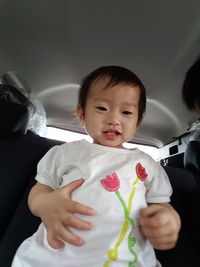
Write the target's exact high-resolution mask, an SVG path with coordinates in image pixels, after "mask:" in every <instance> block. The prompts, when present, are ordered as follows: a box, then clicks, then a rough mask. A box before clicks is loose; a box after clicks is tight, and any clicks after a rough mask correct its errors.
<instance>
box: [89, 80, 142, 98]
mask: <svg viewBox="0 0 200 267" xmlns="http://www.w3.org/2000/svg"><path fill="white" fill-rule="evenodd" d="M113 87H120V88H121V87H122V88H124V89H125V88H126V89H127V88H134V89H135V88H137V90H138V89H139V90H140V88H139V86H138V85H136V84H133V83H128V82H117V81H116V80H114V79H112V77H110V76H108V75H106V76H100V77H97V78H96V79H95V80H94V81H93V82H92V83H91V85H90V87H89V92H88V96H94V95H99V94H100V95H101V94H102V93H105V90H109V88H113Z"/></svg>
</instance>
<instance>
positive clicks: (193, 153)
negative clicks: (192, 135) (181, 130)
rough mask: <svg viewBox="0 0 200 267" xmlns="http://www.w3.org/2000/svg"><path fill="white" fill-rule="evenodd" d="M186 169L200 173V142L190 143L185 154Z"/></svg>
mask: <svg viewBox="0 0 200 267" xmlns="http://www.w3.org/2000/svg"><path fill="white" fill-rule="evenodd" d="M184 167H185V168H187V169H190V170H195V171H198V172H200V141H190V142H189V144H188V145H187V148H186V151H185V154H184Z"/></svg>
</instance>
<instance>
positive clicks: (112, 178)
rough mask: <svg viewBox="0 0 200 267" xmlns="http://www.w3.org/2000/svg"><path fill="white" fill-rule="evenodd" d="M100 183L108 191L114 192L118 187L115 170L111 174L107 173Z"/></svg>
mask: <svg viewBox="0 0 200 267" xmlns="http://www.w3.org/2000/svg"><path fill="white" fill-rule="evenodd" d="M101 183H102V184H103V186H104V187H105V188H106V189H107V190H108V191H110V192H115V191H117V190H118V189H119V187H120V181H119V178H118V176H117V174H116V173H115V172H113V173H112V174H111V175H107V176H106V178H105V179H102V180H101Z"/></svg>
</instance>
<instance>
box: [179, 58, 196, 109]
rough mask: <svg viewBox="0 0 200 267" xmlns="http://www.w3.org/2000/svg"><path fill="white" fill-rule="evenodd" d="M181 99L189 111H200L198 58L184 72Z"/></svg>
mask: <svg viewBox="0 0 200 267" xmlns="http://www.w3.org/2000/svg"><path fill="white" fill-rule="evenodd" d="M182 97H183V100H184V102H185V104H186V106H187V108H188V109H189V110H191V111H195V110H196V111H198V112H199V111H200V56H199V57H198V58H197V60H196V61H195V62H194V64H193V65H192V66H191V67H190V68H189V69H188V71H187V72H186V75H185V80H184V83H183V89H182Z"/></svg>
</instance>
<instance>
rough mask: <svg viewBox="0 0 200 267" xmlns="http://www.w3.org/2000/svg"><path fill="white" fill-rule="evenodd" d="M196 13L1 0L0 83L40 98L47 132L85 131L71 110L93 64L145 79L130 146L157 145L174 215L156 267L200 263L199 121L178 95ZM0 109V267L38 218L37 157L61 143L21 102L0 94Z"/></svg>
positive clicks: (197, 33) (185, 4)
mask: <svg viewBox="0 0 200 267" xmlns="http://www.w3.org/2000/svg"><path fill="white" fill-rule="evenodd" d="M199 10H200V1H198V0H190V1H188V0H182V1H181V0H174V1H160V0H154V1H145V0H141V1H136V0H133V1H129V0H125V1H118V0H117V1H116V0H115V1H114V0H108V1H105V0H101V1H92V0H85V1H77V0H59V1H52V0H49V1H38V0H36V1H25V0H21V1H20V2H19V1H6V0H2V1H1V2H0V36H1V41H0V77H1V78H0V84H10V85H11V86H14V87H16V88H17V89H18V90H19V91H21V92H22V93H23V94H26V93H27V92H28V94H29V95H30V101H32V102H33V103H40V104H41V106H42V107H43V108H44V114H45V129H46V130H47V129H48V127H54V128H57V129H63V130H68V131H70V132H72V133H82V134H85V131H84V128H83V127H82V126H81V125H80V124H79V122H78V120H77V119H76V117H75V112H74V111H75V106H76V101H77V93H78V89H79V85H80V82H81V80H82V78H83V77H84V76H86V75H87V74H88V73H89V72H91V71H92V70H94V69H96V68H98V67H100V66H106V65H119V66H123V67H126V68H128V69H130V70H132V71H133V72H135V73H136V74H137V75H138V76H139V77H140V78H141V80H142V81H143V83H144V85H145V87H146V90H147V108H146V113H145V117H144V119H143V121H142V123H141V126H140V127H139V128H138V130H137V134H136V136H135V137H134V138H132V139H131V140H130V143H132V144H133V145H134V144H135V145H145V146H149V147H155V148H157V150H158V155H159V157H158V159H157V161H159V162H160V164H161V165H162V166H163V168H164V169H165V171H166V172H167V174H168V176H169V179H170V182H171V185H172V188H173V194H172V196H171V204H172V206H173V207H174V208H175V209H176V210H177V211H178V213H179V215H180V217H181V221H182V227H181V231H180V236H179V240H178V242H177V245H176V246H175V247H174V248H173V249H170V250H163V251H161V250H160V251H159V250H155V251H156V255H157V258H158V260H159V261H160V263H161V264H162V266H164V267H185V266H192V267H196V266H200V257H199V250H200V245H199V244H200V243H199V238H200V227H199V225H200V211H199V203H200V180H199V179H200V132H199V130H200V121H199V115H198V114H196V113H195V112H191V111H188V110H187V108H186V106H185V105H184V103H183V100H182V96H181V89H182V85H183V81H184V77H185V73H186V71H187V69H188V68H189V67H190V66H191V65H192V63H193V62H194V61H195V59H196V58H197V56H199V54H200V49H199V47H200V12H199ZM0 111H1V116H0V168H1V178H0V191H1V194H0V197H1V201H0V207H1V220H0V226H1V227H0V233H1V234H0V266H2V267H9V266H11V262H12V259H13V256H14V254H15V252H16V250H17V248H18V246H19V245H20V244H21V242H22V241H23V240H24V239H25V238H27V237H29V236H30V235H32V234H33V233H34V231H36V229H37V227H38V225H39V223H40V220H39V218H37V217H35V216H33V215H32V214H31V213H30V211H29V209H28V205H27V196H28V192H29V190H30V188H31V186H32V185H33V184H34V183H35V181H34V177H35V175H36V168H37V163H38V162H39V160H40V159H41V158H42V157H43V156H44V154H45V153H46V152H47V151H48V150H49V149H50V148H51V147H53V146H55V145H60V144H62V143H63V141H61V140H57V138H56V136H55V137H54V138H53V139H51V138H47V137H46V136H45V134H38V133H36V132H33V129H31V127H30V124H29V122H30V118H29V115H28V107H25V106H24V105H21V104H18V103H11V102H9V101H6V100H3V99H1V98H0ZM40 111H41V110H39V112H40ZM38 114H39V115H41V113H38ZM38 114H37V115H38ZM39 115H38V116H39ZM58 267H59V266H58ZM90 267H92V266H90ZM147 267H148V266H147Z"/></svg>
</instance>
